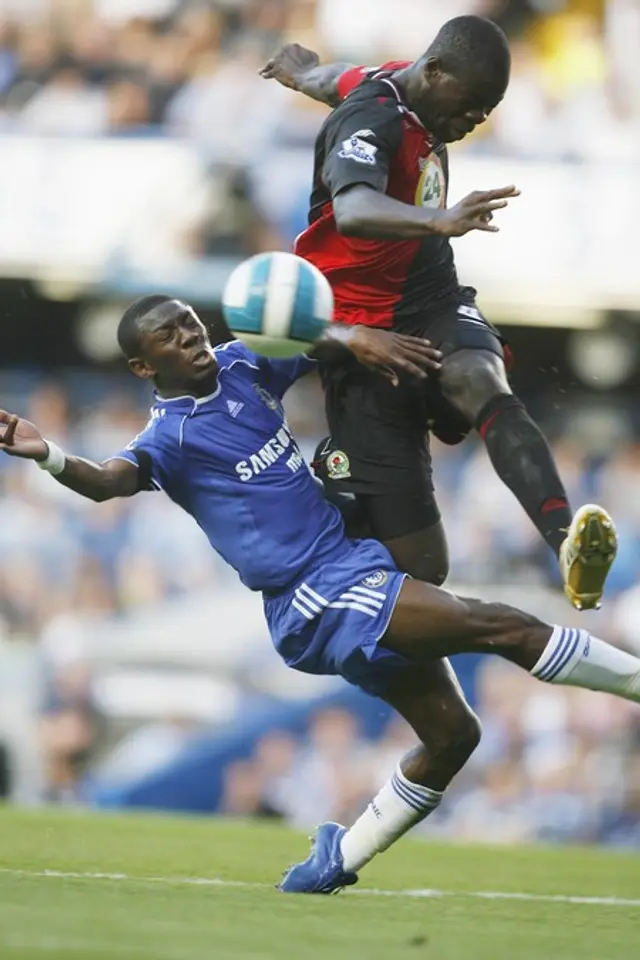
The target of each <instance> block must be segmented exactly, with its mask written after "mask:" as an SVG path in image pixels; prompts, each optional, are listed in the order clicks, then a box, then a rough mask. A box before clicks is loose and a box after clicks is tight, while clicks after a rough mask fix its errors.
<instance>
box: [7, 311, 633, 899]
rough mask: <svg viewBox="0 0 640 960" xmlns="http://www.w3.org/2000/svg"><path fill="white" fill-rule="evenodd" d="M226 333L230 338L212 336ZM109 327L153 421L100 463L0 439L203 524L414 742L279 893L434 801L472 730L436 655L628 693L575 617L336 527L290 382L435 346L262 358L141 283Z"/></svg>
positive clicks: (386, 362) (46, 464) (356, 860)
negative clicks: (494, 598) (402, 567)
mask: <svg viewBox="0 0 640 960" xmlns="http://www.w3.org/2000/svg"><path fill="white" fill-rule="evenodd" d="M222 339H227V337H224V338H222ZM118 340H119V343H120V346H121V348H122V350H123V352H124V353H125V355H126V357H127V359H128V361H129V366H130V367H131V369H132V371H133V372H134V373H135V374H136V375H137V376H139V377H142V378H145V379H148V380H151V381H153V383H154V384H155V388H156V393H155V402H154V404H153V407H152V411H151V419H150V420H149V422H148V424H147V426H146V427H145V429H144V430H143V431H142V433H140V434H139V435H138V436H137V437H136V438H135V439H134V440H133V441H132V442H131V443H130V444H129V446H128V447H127V448H126V449H125V450H123V451H122V452H120V453H119V454H117V455H116V456H115V457H113V458H111V459H109V460H107V461H105V462H104V463H102V464H97V463H91V462H89V461H87V460H84V459H81V458H78V457H73V456H70V455H68V454H65V453H64V452H63V451H62V450H61V449H60V448H59V447H58V446H57V445H56V444H55V443H53V442H52V441H50V440H45V439H44V438H43V437H42V436H41V434H40V433H39V431H38V429H37V428H36V427H35V426H34V425H33V424H32V423H29V422H28V421H26V420H22V419H20V418H18V417H17V416H16V415H15V414H11V413H7V412H4V411H2V412H0V424H1V426H0V449H2V450H3V451H4V452H5V453H7V454H10V455H12V456H17V457H23V458H26V459H31V460H34V461H36V462H37V463H38V465H39V466H40V467H41V468H42V469H44V470H47V471H48V472H49V473H51V474H52V475H53V476H54V477H55V478H56V480H57V481H58V482H59V483H62V484H63V485H64V486H66V487H69V488H70V489H72V490H75V491H76V492H77V493H79V494H81V495H83V496H85V497H88V498H90V499H92V500H95V501H103V500H109V499H110V498H112V497H128V496H131V495H133V494H136V493H138V492H139V491H141V490H164V491H165V492H166V493H167V494H168V495H169V497H170V498H171V499H172V500H174V501H175V502H176V503H177V504H179V505H180V506H181V507H182V508H183V509H184V510H186V511H187V513H189V514H190V515H191V516H192V517H193V518H194V519H195V520H196V522H197V523H198V524H199V525H200V527H201V528H202V529H203V530H204V532H205V534H206V535H207V537H208V538H209V541H210V543H211V545H212V547H213V548H214V550H216V552H217V553H219V554H220V555H221V556H222V557H223V558H224V559H225V560H227V562H228V563H230V564H231V566H233V567H234V568H235V570H236V571H237V572H238V574H239V575H240V578H241V579H242V581H243V583H245V584H246V585H247V587H249V588H250V589H252V590H259V591H261V592H262V593H263V596H264V609H265V616H266V619H267V623H268V625H269V630H270V633H271V638H272V640H273V643H274V645H275V647H276V650H277V651H278V653H279V654H280V656H281V657H282V658H283V659H284V660H285V662H286V663H287V664H288V665H289V666H291V667H293V668H294V669H296V670H302V671H305V672H308V673H315V674H339V675H341V676H342V677H344V678H345V679H346V680H347V681H349V682H350V683H353V684H355V685H356V686H359V687H361V688H362V689H363V690H365V691H367V692H369V693H370V694H373V695H375V696H379V697H381V698H382V699H384V700H385V701H386V702H388V703H389V704H391V706H393V707H394V708H395V709H396V710H397V711H398V712H399V713H400V714H401V715H402V716H403V717H405V719H406V720H407V721H408V722H409V724H410V725H411V726H412V727H413V729H414V731H415V733H416V735H417V738H418V743H417V745H416V747H415V748H414V749H412V750H411V751H410V752H409V753H408V754H407V755H406V756H405V757H403V758H402V759H401V761H400V763H399V766H398V768H397V769H396V771H395V773H394V774H393V776H392V777H391V778H390V779H389V781H388V782H387V783H386V784H385V785H384V786H383V787H382V788H381V790H380V791H379V793H378V794H377V795H376V797H375V798H374V799H373V800H372V802H371V803H370V804H369V806H368V807H367V809H366V810H365V811H364V812H363V813H362V815H361V816H360V817H359V818H358V819H357V820H356V822H355V823H354V824H353V825H352V826H351V827H350V828H348V829H347V828H346V827H343V826H341V825H339V824H335V823H326V824H323V825H322V826H321V827H320V828H319V829H318V832H317V834H316V837H315V840H314V844H313V848H312V850H311V853H310V855H309V857H308V858H307V859H306V860H305V861H304V862H303V863H300V864H297V865H295V866H293V867H291V868H290V869H289V870H288V871H287V873H286V874H285V876H284V878H283V880H282V881H281V883H280V886H279V889H280V890H282V891H284V892H295V893H331V892H332V891H334V890H338V889H340V888H342V887H345V886H349V885H351V884H354V883H355V882H356V881H357V879H358V871H359V870H360V869H361V868H362V867H363V866H364V865H365V864H366V863H368V862H369V861H370V860H371V859H372V858H373V857H374V856H375V855H376V854H377V853H379V852H381V851H383V850H386V849H387V848H388V847H389V846H390V845H391V844H392V843H394V841H396V840H397V839H398V838H399V837H401V836H402V835H403V834H405V833H406V832H407V831H408V830H409V829H411V827H412V826H414V825H415V824H416V823H418V822H419V821H421V820H423V819H424V818H425V817H427V816H428V815H429V814H430V813H431V812H432V811H433V810H434V809H435V808H436V807H437V806H438V804H439V803H440V801H441V799H442V796H443V792H444V790H445V788H446V787H447V785H448V784H449V782H450V781H451V779H452V778H453V777H454V776H455V774H456V773H457V772H458V771H459V770H460V768H461V767H462V766H463V765H464V763H465V762H466V760H467V759H468V757H469V756H470V754H471V753H472V751H473V750H474V749H475V747H476V745H477V744H478V741H479V738H480V726H479V722H478V719H477V717H476V716H475V715H474V713H473V712H472V710H471V709H470V707H469V706H468V704H467V703H466V701H465V699H464V696H463V693H462V691H461V689H460V687H459V685H458V683H457V681H456V678H455V675H454V673H453V670H452V669H451V667H450V665H449V663H448V660H447V657H448V656H449V655H451V654H460V653H468V652H474V653H492V654H498V655H499V656H502V657H504V658H506V659H508V660H511V661H512V662H513V663H515V664H517V665H518V666H520V667H522V668H523V669H525V670H527V671H529V672H530V673H531V674H532V675H533V676H534V677H536V678H537V679H539V680H542V681H546V682H549V683H560V684H570V685H573V686H578V687H586V688H589V689H593V690H603V691H607V692H609V693H613V694H615V695H617V696H619V697H623V698H625V699H627V700H633V701H636V702H640V660H639V659H638V658H636V657H634V656H631V655H630V654H628V653H625V652H623V651H621V650H618V649H616V648H615V647H612V646H610V645H609V644H607V643H605V642H603V641H602V640H599V639H598V638H596V637H594V636H591V635H590V634H589V633H588V632H587V631H586V630H578V629H569V628H567V629H565V628H563V627H561V626H551V625H547V624H545V623H543V622H542V621H540V620H538V619H537V618H536V617H534V616H531V615H530V614H527V613H523V612H522V611H520V610H517V609H515V608H513V607H508V606H505V605H503V604H497V603H483V602H481V601H479V600H474V599H469V598H462V597H457V596H454V595H453V594H452V593H450V592H448V591H446V590H443V589H441V588H439V587H436V586H434V585H432V584H427V583H423V582H421V581H419V580H412V579H410V578H408V577H407V576H406V575H405V574H403V573H401V572H400V571H399V570H398V568H397V567H396V565H395V564H394V562H393V560H392V558H391V555H390V554H389V552H388V551H387V550H386V548H385V547H383V546H382V545H381V544H380V543H378V542H377V541H375V540H368V539H365V540H353V539H350V538H348V537H347V536H346V533H345V530H344V526H343V521H342V517H341V515H340V511H339V510H338V509H337V508H336V507H335V506H333V505H331V504H330V503H328V502H327V500H326V499H325V497H324V495H323V492H322V488H321V486H320V485H319V484H318V482H317V481H316V480H314V478H313V477H312V475H311V473H310V471H309V470H308V468H307V466H306V464H305V463H304V461H303V458H302V456H301V454H300V451H299V449H298V447H297V445H296V441H295V439H294V437H293V436H292V434H291V432H290V430H289V427H288V425H287V422H286V419H285V416H284V413H283V408H282V404H281V400H282V397H283V395H284V393H285V392H286V390H287V389H288V388H289V387H290V386H291V384H292V383H294V382H295V381H296V380H297V379H298V378H299V377H301V376H303V375H304V374H305V373H307V372H308V371H309V370H311V369H312V368H314V367H315V366H316V364H317V359H314V357H315V358H318V359H319V358H322V359H323V360H325V361H326V362H330V361H331V359H332V357H334V356H335V357H338V356H340V355H341V353H342V352H343V351H344V350H347V349H348V350H351V352H352V353H353V354H355V356H356V358H357V359H358V360H360V361H361V362H365V363H367V364H369V365H373V366H378V367H379V368H381V369H382V368H387V370H388V367H389V366H392V367H395V368H396V369H399V370H402V371H404V372H405V373H407V372H409V373H413V374H418V375H423V376H424V375H426V374H425V370H428V369H430V368H437V367H438V365H439V354H438V353H437V351H434V350H432V349H431V347H430V346H429V345H428V344H427V343H426V342H425V341H421V340H418V339H415V338H408V337H402V336H400V335H398V334H395V333H392V332H390V331H380V330H370V329H365V328H359V327H351V328H345V329H342V328H340V327H339V326H338V325H335V324H334V325H331V326H330V327H329V329H328V331H326V332H325V334H323V337H322V338H321V340H320V341H318V342H317V343H316V344H315V345H314V347H313V348H312V350H311V352H310V355H301V356H298V357H294V358H291V359H284V360H283V359H279V360H272V359H268V358H265V357H261V356H257V355H256V354H255V353H253V352H252V351H251V350H249V349H248V348H247V347H246V346H244V345H243V344H242V343H241V342H240V341H237V340H231V341H229V342H224V343H220V344H219V345H218V346H216V347H212V346H211V343H210V340H209V337H208V335H207V332H206V330H205V327H204V325H203V324H202V322H201V321H200V320H199V319H198V317H197V316H196V314H195V313H194V311H193V310H192V309H191V308H190V307H189V306H187V305H186V304H184V303H181V302H180V301H178V300H171V299H169V298H167V297H162V296H156V297H146V298H143V300H141V301H137V302H136V303H135V304H133V305H132V306H131V307H129V309H128V310H127V311H126V312H125V314H124V316H123V318H122V321H121V323H120V326H119V329H118Z"/></svg>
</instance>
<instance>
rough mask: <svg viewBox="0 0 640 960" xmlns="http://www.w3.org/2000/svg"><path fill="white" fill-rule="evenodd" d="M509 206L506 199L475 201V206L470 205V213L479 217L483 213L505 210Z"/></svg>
mask: <svg viewBox="0 0 640 960" xmlns="http://www.w3.org/2000/svg"><path fill="white" fill-rule="evenodd" d="M508 206H509V204H508V202H507V201H506V200H487V201H486V202H484V203H474V204H473V206H471V207H469V213H470V214H471V216H472V217H478V216H482V215H483V214H487V213H492V212H493V211H494V210H504V208H505V207H508Z"/></svg>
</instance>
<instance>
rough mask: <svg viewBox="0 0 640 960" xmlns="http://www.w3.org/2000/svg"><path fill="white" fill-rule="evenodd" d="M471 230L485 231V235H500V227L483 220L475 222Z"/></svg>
mask: <svg viewBox="0 0 640 960" xmlns="http://www.w3.org/2000/svg"><path fill="white" fill-rule="evenodd" d="M469 229H470V230H483V231H484V232H485V233H500V227H498V226H496V224H495V223H488V222H487V221H486V220H483V219H482V218H480V219H478V220H474V221H473V223H472V225H471V226H470V227H469Z"/></svg>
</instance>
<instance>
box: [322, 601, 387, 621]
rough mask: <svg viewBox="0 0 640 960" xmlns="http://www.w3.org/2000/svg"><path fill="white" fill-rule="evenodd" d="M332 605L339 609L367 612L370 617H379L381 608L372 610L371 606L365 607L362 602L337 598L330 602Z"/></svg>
mask: <svg viewBox="0 0 640 960" xmlns="http://www.w3.org/2000/svg"><path fill="white" fill-rule="evenodd" d="M329 606H330V607H336V608H337V609H338V610H358V611H359V612H360V613H366V614H367V616H369V617H377V616H378V614H379V613H380V611H379V610H371V609H370V608H369V607H363V606H362V604H360V603H354V601H353V600H344V601H343V600H336V601H335V602H334V603H330V604H329Z"/></svg>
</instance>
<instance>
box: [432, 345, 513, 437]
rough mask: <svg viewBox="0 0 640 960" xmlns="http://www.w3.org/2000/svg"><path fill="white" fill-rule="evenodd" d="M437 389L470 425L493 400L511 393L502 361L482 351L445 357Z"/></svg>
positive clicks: (467, 351)
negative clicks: (438, 388) (439, 388)
mask: <svg viewBox="0 0 640 960" xmlns="http://www.w3.org/2000/svg"><path fill="white" fill-rule="evenodd" d="M440 387H441V390H442V393H443V394H444V396H445V397H446V399H447V400H448V401H449V402H450V403H452V404H453V405H454V406H455V407H456V408H457V409H458V410H459V411H460V412H461V413H462V414H463V415H464V416H465V417H466V418H467V419H468V420H470V421H471V422H472V423H475V421H476V418H477V416H478V414H479V413H480V411H481V410H482V408H483V407H484V406H486V404H487V403H488V402H489V401H490V400H491V399H493V397H496V396H499V395H500V394H508V393H510V392H511V389H510V387H509V383H508V380H507V376H506V372H505V369H504V363H503V361H502V360H501V359H500V357H498V356H497V355H496V354H492V353H488V352H487V351H482V350H460V351H459V352H458V353H454V354H452V355H451V356H450V357H448V358H447V359H446V360H445V362H444V364H443V367H442V372H441V374H440Z"/></svg>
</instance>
